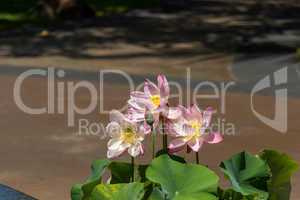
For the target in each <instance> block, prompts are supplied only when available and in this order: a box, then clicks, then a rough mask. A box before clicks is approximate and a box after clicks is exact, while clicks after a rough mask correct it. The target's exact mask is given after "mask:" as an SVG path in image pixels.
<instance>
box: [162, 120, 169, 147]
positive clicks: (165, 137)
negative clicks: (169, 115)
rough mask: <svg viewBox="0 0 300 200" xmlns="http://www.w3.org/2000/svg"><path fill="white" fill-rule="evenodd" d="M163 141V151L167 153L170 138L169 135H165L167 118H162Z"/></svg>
mask: <svg viewBox="0 0 300 200" xmlns="http://www.w3.org/2000/svg"><path fill="white" fill-rule="evenodd" d="M161 122H162V126H161V128H162V139H163V150H165V151H167V148H168V136H167V134H165V118H164V117H162V120H161Z"/></svg>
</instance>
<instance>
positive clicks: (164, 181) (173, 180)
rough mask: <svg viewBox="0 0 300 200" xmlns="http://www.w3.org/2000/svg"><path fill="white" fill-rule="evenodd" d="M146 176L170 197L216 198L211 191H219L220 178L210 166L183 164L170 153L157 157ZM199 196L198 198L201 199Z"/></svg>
mask: <svg viewBox="0 0 300 200" xmlns="http://www.w3.org/2000/svg"><path fill="white" fill-rule="evenodd" d="M146 177H147V178H148V179H149V180H150V181H152V182H154V183H158V184H160V185H161V187H162V190H163V192H164V193H165V194H167V196H168V198H169V199H173V198H179V199H180V198H183V197H184V196H190V198H192V197H196V196H197V195H201V196H199V198H200V197H201V198H202V197H203V200H206V199H205V198H204V197H206V198H207V199H208V200H210V199H216V197H215V196H214V195H212V194H211V193H216V192H217V186H218V181H219V178H218V176H217V175H216V174H215V173H214V172H212V171H211V170H209V169H208V168H206V167H204V166H201V165H195V164H182V163H180V162H176V161H174V160H172V159H171V158H170V157H169V156H168V155H161V156H159V157H158V158H155V159H154V160H153V161H152V163H151V165H149V167H148V169H147V171H146ZM199 198H198V199H199Z"/></svg>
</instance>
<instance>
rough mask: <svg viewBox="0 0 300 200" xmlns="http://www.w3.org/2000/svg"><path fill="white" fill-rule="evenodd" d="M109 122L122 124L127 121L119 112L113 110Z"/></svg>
mask: <svg viewBox="0 0 300 200" xmlns="http://www.w3.org/2000/svg"><path fill="white" fill-rule="evenodd" d="M109 120H110V121H111V122H113V121H114V122H118V123H119V124H122V123H123V122H124V121H125V120H126V117H125V116H124V115H123V114H122V113H121V112H120V111H118V110H112V111H110V113H109Z"/></svg>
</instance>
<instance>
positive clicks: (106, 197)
mask: <svg viewBox="0 0 300 200" xmlns="http://www.w3.org/2000/svg"><path fill="white" fill-rule="evenodd" d="M143 196H144V184H142V183H129V184H124V183H123V184H110V185H104V184H100V185H98V186H96V188H95V189H94V191H93V193H92V196H91V200H141V199H142V198H143Z"/></svg>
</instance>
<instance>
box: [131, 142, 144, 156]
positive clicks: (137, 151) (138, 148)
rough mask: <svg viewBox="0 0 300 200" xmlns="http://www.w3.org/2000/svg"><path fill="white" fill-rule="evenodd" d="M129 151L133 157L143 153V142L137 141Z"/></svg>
mask: <svg viewBox="0 0 300 200" xmlns="http://www.w3.org/2000/svg"><path fill="white" fill-rule="evenodd" d="M128 153H129V155H131V156H132V157H137V156H138V155H140V154H142V153H143V147H142V144H141V143H137V144H135V145H133V146H131V147H129V148H128Z"/></svg>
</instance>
